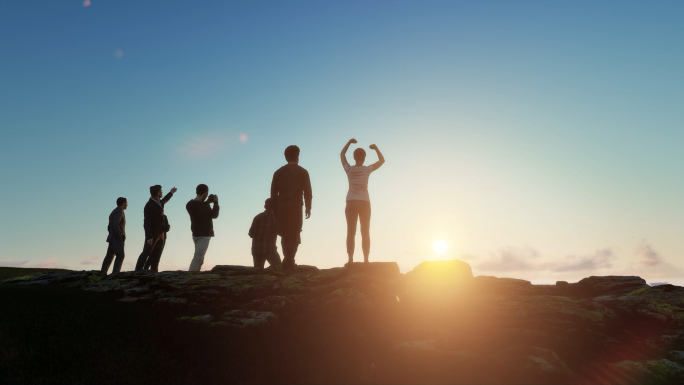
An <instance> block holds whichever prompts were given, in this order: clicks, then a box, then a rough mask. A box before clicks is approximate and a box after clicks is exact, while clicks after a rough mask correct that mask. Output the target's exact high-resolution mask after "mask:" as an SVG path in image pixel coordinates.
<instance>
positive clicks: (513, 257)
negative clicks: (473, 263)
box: [478, 247, 539, 271]
mask: <svg viewBox="0 0 684 385" xmlns="http://www.w3.org/2000/svg"><path fill="white" fill-rule="evenodd" d="M538 257H539V252H538V251H537V250H535V249H533V248H531V247H526V248H512V247H510V248H508V249H504V250H501V251H499V252H498V253H496V254H494V255H493V256H492V257H491V258H490V259H489V260H488V261H486V262H484V263H481V264H479V265H478V269H480V270H485V271H532V270H536V267H535V265H534V264H533V263H532V262H531V260H533V259H536V258H538Z"/></svg>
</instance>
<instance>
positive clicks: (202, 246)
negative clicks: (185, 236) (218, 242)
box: [188, 238, 210, 271]
mask: <svg viewBox="0 0 684 385" xmlns="http://www.w3.org/2000/svg"><path fill="white" fill-rule="evenodd" d="M193 241H194V242H195V256H194V257H193V258H192V262H190V269H189V270H188V271H200V269H202V265H203V264H204V255H205V254H206V253H207V249H208V248H209V241H210V239H204V238H197V239H193Z"/></svg>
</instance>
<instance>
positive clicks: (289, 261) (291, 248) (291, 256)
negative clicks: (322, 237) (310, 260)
mask: <svg viewBox="0 0 684 385" xmlns="http://www.w3.org/2000/svg"><path fill="white" fill-rule="evenodd" d="M280 210H281V215H282V232H281V236H280V239H281V243H280V244H281V246H282V248H283V263H282V266H283V269H293V268H294V267H295V256H296V255H297V249H298V248H299V243H300V242H301V240H300V234H301V232H302V222H303V216H302V206H300V205H292V206H281V207H280Z"/></svg>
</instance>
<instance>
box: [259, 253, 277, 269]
mask: <svg viewBox="0 0 684 385" xmlns="http://www.w3.org/2000/svg"><path fill="white" fill-rule="evenodd" d="M266 260H267V261H268V265H269V266H271V267H273V268H276V269H280V268H282V263H281V262H280V254H278V250H276V249H273V250H271V251H267V252H266ZM262 266H263V265H262Z"/></svg>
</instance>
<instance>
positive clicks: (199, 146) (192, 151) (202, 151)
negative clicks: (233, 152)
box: [178, 133, 229, 159]
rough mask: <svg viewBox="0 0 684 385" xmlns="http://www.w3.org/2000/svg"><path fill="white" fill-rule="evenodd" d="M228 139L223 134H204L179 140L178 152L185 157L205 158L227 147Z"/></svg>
mask: <svg viewBox="0 0 684 385" xmlns="http://www.w3.org/2000/svg"><path fill="white" fill-rule="evenodd" d="M228 144H229V140H228V139H227V138H226V135H223V134H216V133H210V134H204V135H200V136H195V137H192V138H189V139H187V140H183V141H181V144H180V146H178V152H179V153H180V154H181V155H182V156H183V157H185V158H191V159H207V158H210V157H212V156H214V155H216V154H219V153H220V152H222V151H224V150H226V149H227V148H228Z"/></svg>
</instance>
